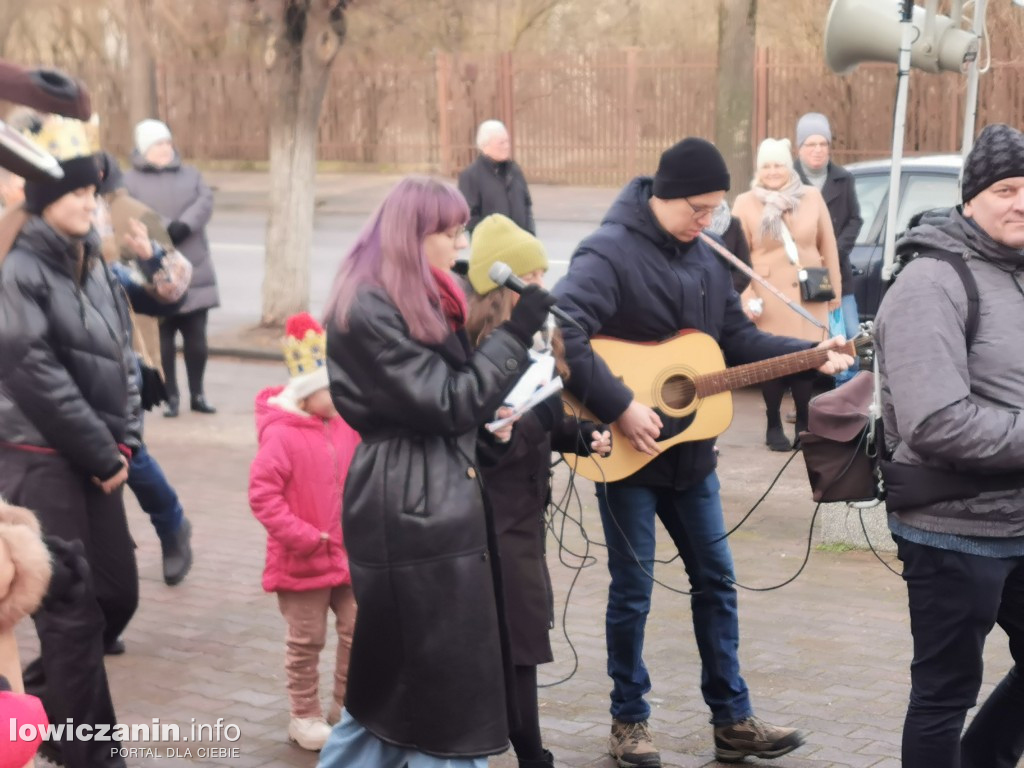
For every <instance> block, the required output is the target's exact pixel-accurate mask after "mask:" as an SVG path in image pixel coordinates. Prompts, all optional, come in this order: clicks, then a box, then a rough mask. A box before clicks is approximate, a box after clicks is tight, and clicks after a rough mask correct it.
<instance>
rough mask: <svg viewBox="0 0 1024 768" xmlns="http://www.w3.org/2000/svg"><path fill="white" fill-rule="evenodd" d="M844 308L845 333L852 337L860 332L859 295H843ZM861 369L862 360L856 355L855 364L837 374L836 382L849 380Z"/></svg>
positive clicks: (847, 336)
mask: <svg viewBox="0 0 1024 768" xmlns="http://www.w3.org/2000/svg"><path fill="white" fill-rule="evenodd" d="M841 307H842V310H843V324H844V325H845V326H846V330H845V331H844V333H843V335H844V336H846V338H847V339H852V338H853V337H854V336H856V335H857V334H858V333H860V312H859V310H858V309H857V297H856V296H855V295H854V294H852V293H851V294H848V295H846V296H843V298H842V304H841ZM859 369H860V361H859V360H857V358H856V357H854V358H853V365H851V366H850V367H849V368H847V369H846V370H845V371H843V372H842V373H840V374H838V375H836V377H835V379H836V384H837V385H838V384H842V383H843V382H845V381H849V380H850V379H852V378H853V374H855V373H856V372H857V371H858V370H859Z"/></svg>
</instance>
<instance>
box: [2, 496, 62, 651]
mask: <svg viewBox="0 0 1024 768" xmlns="http://www.w3.org/2000/svg"><path fill="white" fill-rule="evenodd" d="M0 542H2V544H3V545H6V546H2V545H0V632H9V631H10V630H12V629H13V628H14V625H15V624H17V623H18V622H19V621H20V620H21V619H23V618H24V617H26V616H28V615H29V614H31V613H32V612H33V611H35V609H36V608H37V607H38V606H39V603H40V602H41V601H42V599H43V596H44V595H45V594H46V589H47V587H48V586H49V584H50V574H51V572H52V569H51V566H50V553H49V550H47V548H46V545H45V544H44V543H43V540H42V538H41V537H40V532H39V521H38V520H36V516H35V515H34V514H32V512H30V511H29V510H27V509H25V508H24V507H15V506H13V505H11V504H8V503H7V502H6V501H4V500H3V499H2V498H0ZM8 560H9V562H10V563H13V565H14V575H13V577H12V578H11V579H10V580H9V581H8V580H7V578H6V575H5V574H6V573H7V570H8V569H7V567H6V566H7V561H8Z"/></svg>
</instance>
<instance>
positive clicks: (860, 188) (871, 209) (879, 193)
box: [854, 174, 889, 245]
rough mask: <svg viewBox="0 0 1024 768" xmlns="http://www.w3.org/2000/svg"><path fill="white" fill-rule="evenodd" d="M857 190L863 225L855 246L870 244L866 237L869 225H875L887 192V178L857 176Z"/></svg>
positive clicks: (855, 179) (869, 229) (877, 175)
mask: <svg viewBox="0 0 1024 768" xmlns="http://www.w3.org/2000/svg"><path fill="white" fill-rule="evenodd" d="M854 183H855V184H856V188H857V202H859V203H860V217H861V218H862V219H863V220H864V223H863V224H862V225H861V227H860V233H859V234H858V235H857V245H866V244H870V242H871V240H870V239H869V237H868V235H869V234H870V233H871V225H872V224H874V223H875V217H876V216H877V215H878V208H879V206H880V205H882V202H883V201H884V200H885V196H886V192H888V191H889V176H888V174H886V175H881V174H875V175H872V176H867V175H859V176H855V177H854Z"/></svg>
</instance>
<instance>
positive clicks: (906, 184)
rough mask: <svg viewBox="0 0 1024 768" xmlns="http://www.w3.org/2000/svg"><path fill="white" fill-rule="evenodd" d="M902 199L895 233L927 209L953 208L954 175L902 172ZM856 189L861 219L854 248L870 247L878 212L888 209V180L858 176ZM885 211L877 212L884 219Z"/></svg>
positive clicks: (876, 176)
mask: <svg viewBox="0 0 1024 768" xmlns="http://www.w3.org/2000/svg"><path fill="white" fill-rule="evenodd" d="M903 176H904V181H903V198H902V199H901V200H900V208H899V212H898V213H897V216H896V224H897V227H896V233H897V234H899V233H900V232H902V231H903V230H905V229H906V228H907V223H908V222H909V221H910V219H911V218H912V217H913V216H914V214H916V213H920V212H921V211H927V210H929V209H931V208H949V207H951V206H954V205H956V204H957V200H958V197H959V191H958V190H959V182H958V179H957V175H956V173H955V172H952V173H920V172H918V173H915V172H913V171H907V170H906V169H904V171H903ZM854 178H855V184H856V186H857V200H858V202H859V203H860V215H861V218H862V219H864V224H863V225H861V228H860V234H859V235H857V245H874V243H875V240H874V239H872V237H871V234H872V231H873V230H874V227H873V226H872V225H873V224H874V223H875V219H876V218H877V217H878V215H879V213H880V211H879V209H880V208H881V207H883V206H887V205H888V192H889V176H888V174H885V175H883V174H860V175H857V176H855V177H854ZM886 213H887V212H886V211H881V214H882V218H883V219H884V218H885V215H886Z"/></svg>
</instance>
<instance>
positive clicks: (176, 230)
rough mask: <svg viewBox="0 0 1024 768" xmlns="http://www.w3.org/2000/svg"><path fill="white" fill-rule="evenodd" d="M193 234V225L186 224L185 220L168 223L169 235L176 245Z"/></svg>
mask: <svg viewBox="0 0 1024 768" xmlns="http://www.w3.org/2000/svg"><path fill="white" fill-rule="evenodd" d="M191 234H192V227H190V226H189V225H188V224H186V223H185V222H184V221H177V220H175V221H172V222H171V223H170V224H168V225H167V236H168V237H170V238H171V242H172V243H173V244H174V245H178V244H179V243H182V242H184V241H185V240H188V236H189V235H191Z"/></svg>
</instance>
